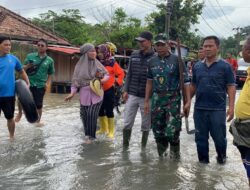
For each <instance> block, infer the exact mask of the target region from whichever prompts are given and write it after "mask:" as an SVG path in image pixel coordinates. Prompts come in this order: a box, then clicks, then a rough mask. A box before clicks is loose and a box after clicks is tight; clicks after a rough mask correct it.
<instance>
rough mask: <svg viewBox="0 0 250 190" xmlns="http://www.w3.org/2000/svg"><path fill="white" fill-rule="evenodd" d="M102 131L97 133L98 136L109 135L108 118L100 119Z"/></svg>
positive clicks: (102, 117)
mask: <svg viewBox="0 0 250 190" xmlns="http://www.w3.org/2000/svg"><path fill="white" fill-rule="evenodd" d="M99 122H100V129H99V130H98V131H96V134H98V135H99V134H108V132H109V130H108V118H107V117H106V116H101V117H99Z"/></svg>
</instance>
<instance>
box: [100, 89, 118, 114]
mask: <svg viewBox="0 0 250 190" xmlns="http://www.w3.org/2000/svg"><path fill="white" fill-rule="evenodd" d="M114 100H115V90H114V87H111V88H110V89H108V90H106V91H105V92H104V97H103V102H102V106H101V109H100V112H99V116H107V117H108V118H112V117H114V111H113V109H114Z"/></svg>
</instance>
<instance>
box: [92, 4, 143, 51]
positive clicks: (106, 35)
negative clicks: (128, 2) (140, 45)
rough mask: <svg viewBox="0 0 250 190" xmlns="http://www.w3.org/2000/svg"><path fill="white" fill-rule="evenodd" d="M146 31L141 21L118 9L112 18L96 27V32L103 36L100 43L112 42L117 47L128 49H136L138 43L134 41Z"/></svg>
mask: <svg viewBox="0 0 250 190" xmlns="http://www.w3.org/2000/svg"><path fill="white" fill-rule="evenodd" d="M100 15H101V13H100ZM144 29H145V27H143V26H142V25H141V20H139V19H137V18H134V17H129V16H128V15H127V14H126V12H125V11H124V9H122V8H117V9H116V10H115V11H114V14H113V15H111V18H109V19H108V20H106V21H104V22H103V23H101V24H98V25H96V31H99V33H102V35H103V39H102V40H101V41H99V42H100V43H103V42H106V41H111V42H113V43H115V44H116V46H117V47H126V48H135V46H136V42H135V40H134V39H135V37H136V36H138V34H139V33H140V32H141V31H142V30H144Z"/></svg>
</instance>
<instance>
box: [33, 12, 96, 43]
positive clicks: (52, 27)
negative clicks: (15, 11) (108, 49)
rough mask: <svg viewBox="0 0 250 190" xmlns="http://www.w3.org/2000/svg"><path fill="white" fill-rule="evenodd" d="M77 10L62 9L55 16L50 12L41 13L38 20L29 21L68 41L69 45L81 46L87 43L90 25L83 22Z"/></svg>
mask: <svg viewBox="0 0 250 190" xmlns="http://www.w3.org/2000/svg"><path fill="white" fill-rule="evenodd" d="M83 19H84V17H83V16H81V14H80V11H79V10H78V9H67V10H66V9H64V10H63V11H62V13H60V14H57V13H55V12H53V11H51V10H49V11H48V12H47V13H42V14H40V15H39V18H33V19H32V20H31V21H32V22H33V23H34V24H36V25H38V26H40V27H42V28H44V29H46V30H49V31H51V32H54V33H56V34H57V35H59V36H62V37H64V38H65V39H67V40H69V41H70V43H72V44H75V45H81V44H83V43H84V42H86V41H88V40H89V38H88V33H89V30H90V29H91V28H92V26H91V25H89V24H86V23H85V22H84V20H83Z"/></svg>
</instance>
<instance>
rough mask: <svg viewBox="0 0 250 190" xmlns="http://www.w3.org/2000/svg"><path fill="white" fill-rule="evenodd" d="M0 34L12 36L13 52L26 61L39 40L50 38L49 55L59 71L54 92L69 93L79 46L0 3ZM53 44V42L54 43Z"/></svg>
mask: <svg viewBox="0 0 250 190" xmlns="http://www.w3.org/2000/svg"><path fill="white" fill-rule="evenodd" d="M0 35H2V36H9V37H10V38H11V39H12V42H13V44H12V53H14V54H16V55H17V56H18V57H19V58H20V59H21V60H22V61H23V60H24V59H25V57H26V55H27V54H28V53H30V52H33V51H36V46H35V45H34V44H36V42H37V41H38V40H39V39H40V38H43V39H45V40H47V41H48V43H49V47H48V52H47V53H48V55H49V56H51V57H52V58H53V59H54V61H55V74H54V76H53V78H52V89H51V90H52V91H53V92H66V90H68V88H69V83H70V81H71V77H72V74H73V71H74V67H75V64H76V62H77V60H78V59H77V58H75V56H74V55H75V53H79V48H75V47H70V43H69V42H68V41H67V40H65V39H64V38H62V37H59V36H57V35H56V34H54V33H51V32H48V31H46V30H44V29H42V28H40V27H38V26H36V25H34V24H33V23H32V22H31V21H29V20H28V19H26V18H24V17H22V16H20V15H18V14H16V13H14V12H12V11H10V10H8V9H6V8H4V7H2V6H0ZM52 44H53V45H52Z"/></svg>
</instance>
